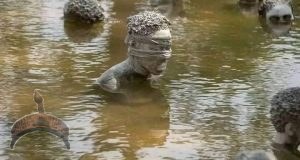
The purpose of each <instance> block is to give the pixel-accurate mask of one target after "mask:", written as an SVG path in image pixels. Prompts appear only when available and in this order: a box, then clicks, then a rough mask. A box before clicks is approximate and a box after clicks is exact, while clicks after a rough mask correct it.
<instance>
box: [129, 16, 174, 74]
mask: <svg viewBox="0 0 300 160" xmlns="http://www.w3.org/2000/svg"><path fill="white" fill-rule="evenodd" d="M169 26H170V22H169V20H168V19H167V18H166V17H165V16H163V15H161V14H160V13H157V12H153V11H145V12H142V13H139V14H136V15H134V16H131V17H129V18H128V25H127V27H128V34H127V37H126V40H125V42H126V44H127V45H128V55H129V56H130V57H132V58H133V59H134V60H135V61H136V62H137V63H138V64H139V65H141V66H142V67H143V68H144V69H146V70H147V71H148V72H149V73H150V74H153V75H160V74H162V72H163V71H164V70H165V69H166V66H167V60H168V59H169V58H170V57H171V32H170V29H169Z"/></svg>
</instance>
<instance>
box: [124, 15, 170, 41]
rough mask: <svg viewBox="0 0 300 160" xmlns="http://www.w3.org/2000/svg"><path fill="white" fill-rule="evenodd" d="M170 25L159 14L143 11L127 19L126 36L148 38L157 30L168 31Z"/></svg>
mask: <svg viewBox="0 0 300 160" xmlns="http://www.w3.org/2000/svg"><path fill="white" fill-rule="evenodd" d="M170 24H171V23H170V21H169V20H168V19H167V18H166V17H165V16H163V15H161V14H160V13H158V12H154V11H145V12H141V13H139V14H136V15H134V16H131V17H129V18H128V24H127V27H128V34H136V35H140V36H148V35H151V34H152V33H154V32H156V31H158V30H162V29H168V28H169V25H170Z"/></svg>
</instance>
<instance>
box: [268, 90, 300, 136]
mask: <svg viewBox="0 0 300 160" xmlns="http://www.w3.org/2000/svg"><path fill="white" fill-rule="evenodd" d="M270 114H271V121H272V123H273V125H274V127H275V129H276V131H277V132H284V131H285V125H286V124H287V123H293V122H296V123H299V120H300V119H299V118H300V87H293V88H288V89H285V90H282V91H280V92H278V93H277V94H276V95H274V96H273V98H272V100H271V110H270Z"/></svg>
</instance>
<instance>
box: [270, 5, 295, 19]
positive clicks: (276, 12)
mask: <svg viewBox="0 0 300 160" xmlns="http://www.w3.org/2000/svg"><path fill="white" fill-rule="evenodd" d="M266 18H267V21H269V22H270V23H273V24H279V23H291V21H292V20H294V16H293V12H292V8H291V6H290V5H289V4H288V3H286V4H280V5H276V6H274V7H273V8H272V9H271V10H269V11H268V12H267V13H266Z"/></svg>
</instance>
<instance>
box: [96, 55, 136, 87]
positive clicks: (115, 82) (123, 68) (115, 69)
mask: <svg viewBox="0 0 300 160" xmlns="http://www.w3.org/2000/svg"><path fill="white" fill-rule="evenodd" d="M131 72H132V71H131V69H130V67H129V66H128V65H127V63H126V61H123V62H121V63H119V64H116V65H114V66H112V67H111V68H109V69H108V70H106V71H105V72H104V73H103V74H102V75H101V76H100V77H99V78H98V79H97V80H96V83H97V84H98V85H100V87H101V88H103V89H104V90H107V91H110V92H114V91H117V90H118V89H119V88H120V86H121V82H122V81H124V79H126V77H128V75H129V74H130V73H131Z"/></svg>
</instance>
